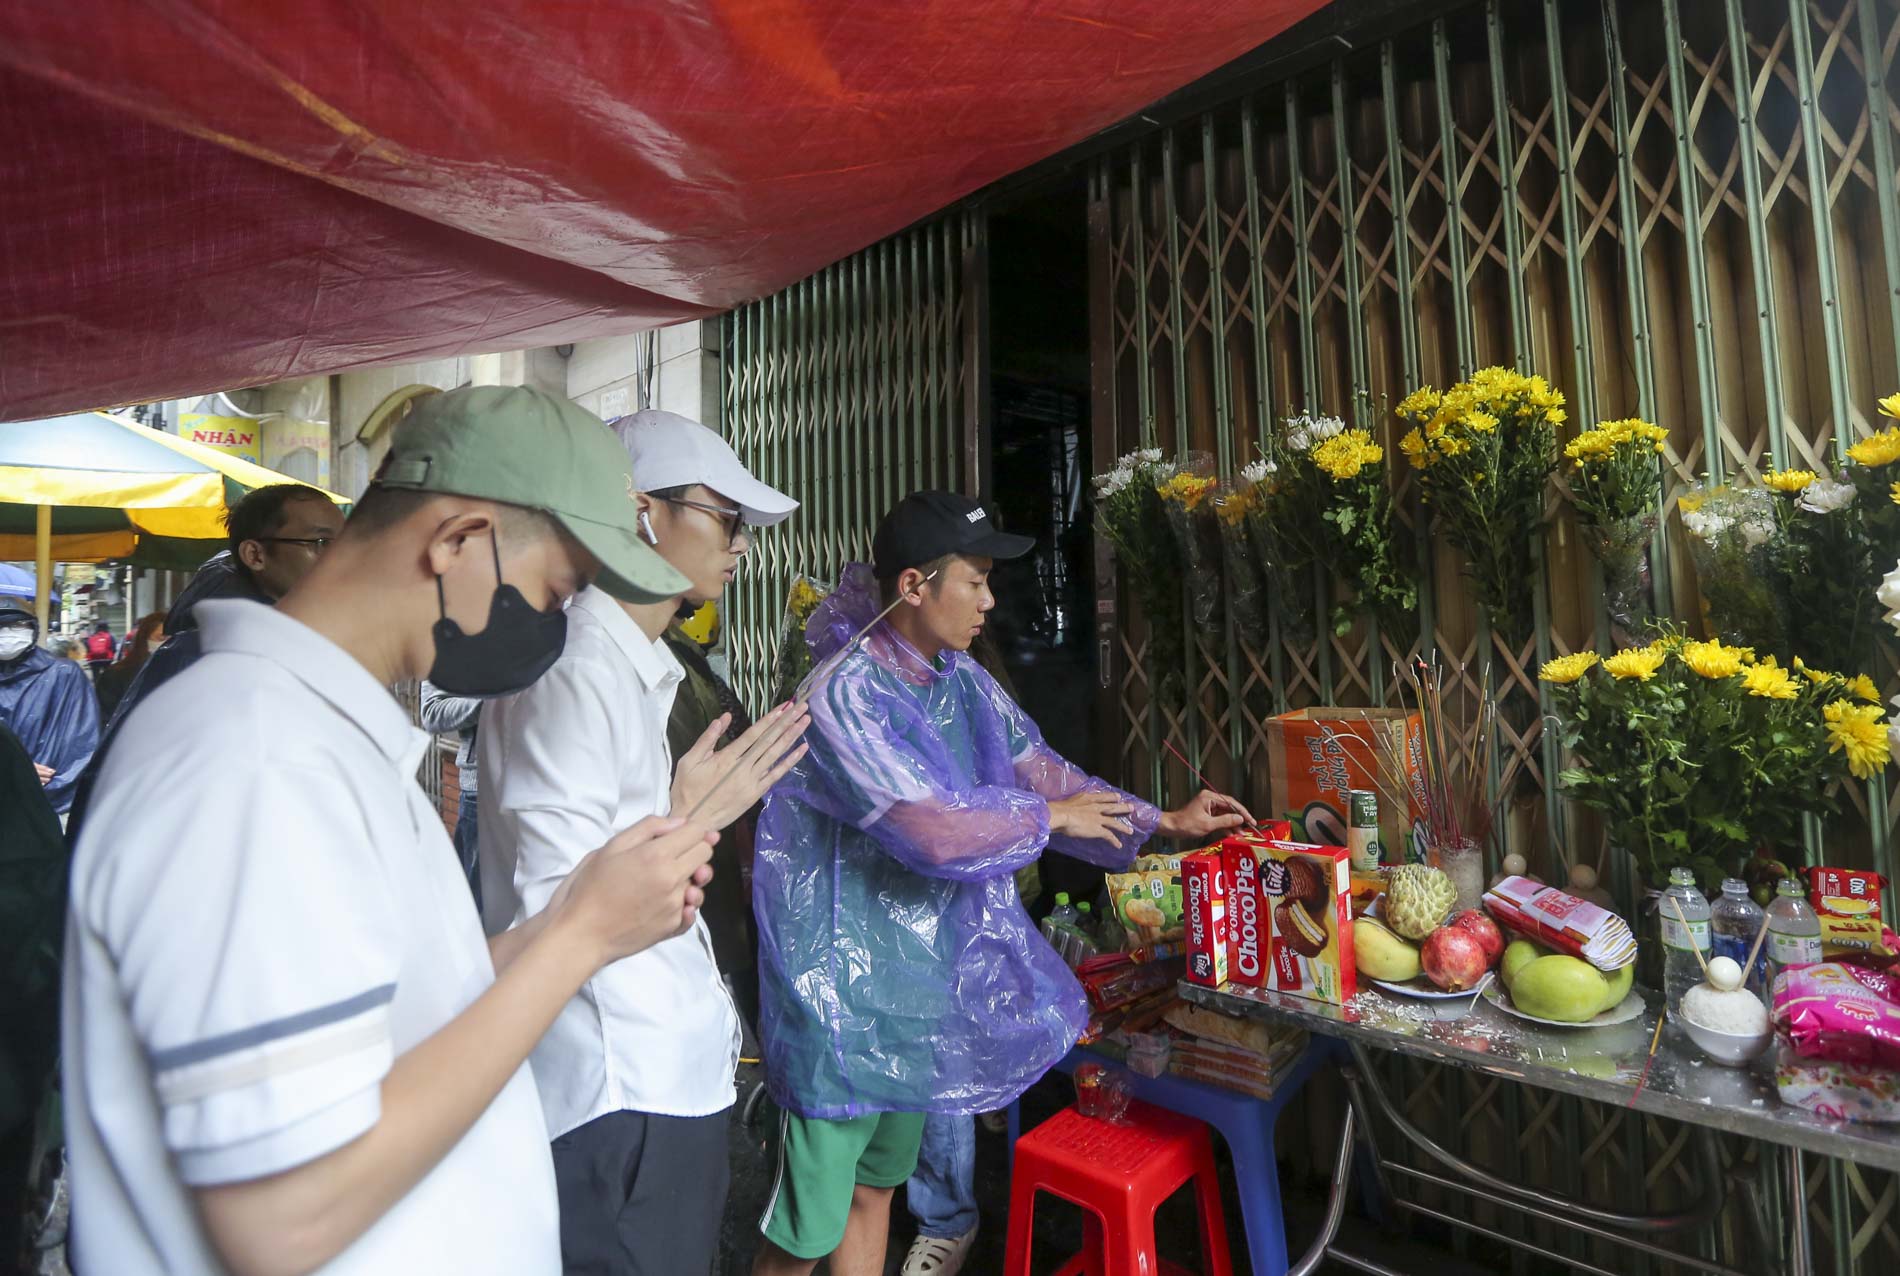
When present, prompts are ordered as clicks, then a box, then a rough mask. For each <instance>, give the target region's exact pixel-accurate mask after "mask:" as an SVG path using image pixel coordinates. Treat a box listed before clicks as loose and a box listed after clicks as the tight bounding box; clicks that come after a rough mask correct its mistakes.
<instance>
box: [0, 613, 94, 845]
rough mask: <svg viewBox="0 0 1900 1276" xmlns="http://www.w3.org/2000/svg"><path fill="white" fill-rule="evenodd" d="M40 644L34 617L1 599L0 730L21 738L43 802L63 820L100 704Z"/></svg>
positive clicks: (68, 665)
mask: <svg viewBox="0 0 1900 1276" xmlns="http://www.w3.org/2000/svg"><path fill="white" fill-rule="evenodd" d="M38 640H39V625H38V623H37V622H36V621H35V620H34V618H33V613H32V612H31V611H29V610H28V609H27V608H26V607H25V606H24V605H23V604H22V603H21V602H20V600H18V599H15V598H0V724H4V725H5V726H6V727H7V728H8V729H9V730H10V731H12V732H13V734H14V735H16V736H18V737H19V739H20V743H21V745H22V746H24V747H25V749H26V753H27V756H28V757H30V758H32V759H33V766H34V769H35V770H36V771H37V772H38V774H39V777H40V783H41V784H42V785H44V786H45V789H46V797H47V800H48V801H50V802H51V803H52V804H53V809H54V810H55V811H58V812H59V813H60V814H61V815H64V814H65V813H66V812H67V810H68V809H70V808H71V806H72V804H73V785H74V783H76V782H77V781H78V779H79V773H80V772H81V771H83V770H85V769H86V763H87V762H89V761H90V760H91V759H92V751H93V750H94V749H95V748H97V747H98V745H99V698H98V696H97V695H95V694H94V693H93V690H92V680H91V679H90V678H88V677H87V676H86V670H85V668H84V667H83V666H81V665H80V664H79V663H77V662H76V661H72V660H63V659H61V658H60V657H58V656H55V655H53V654H52V653H51V652H49V651H46V650H44V649H42V648H41V647H39V646H38Z"/></svg>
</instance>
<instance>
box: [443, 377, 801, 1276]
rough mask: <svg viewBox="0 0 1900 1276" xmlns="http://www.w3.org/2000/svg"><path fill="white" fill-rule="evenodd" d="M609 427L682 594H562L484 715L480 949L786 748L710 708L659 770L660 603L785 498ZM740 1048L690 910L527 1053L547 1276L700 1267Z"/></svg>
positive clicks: (793, 740)
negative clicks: (525, 672)
mask: <svg viewBox="0 0 1900 1276" xmlns="http://www.w3.org/2000/svg"><path fill="white" fill-rule="evenodd" d="M614 429H615V430H616V432H617V433H618V434H619V435H620V438H621V441H622V442H623V443H624V444H625V446H626V449H627V452H628V454H629V455H630V456H631V457H632V461H633V473H634V479H635V483H636V485H637V486H638V487H639V489H640V491H639V492H638V494H637V501H638V504H639V516H638V517H639V526H640V534H641V536H642V537H643V538H644V539H645V540H646V541H647V542H648V543H649V545H650V546H651V547H652V548H654V549H655V550H656V551H657V552H658V554H659V555H660V556H661V557H662V558H664V559H666V560H667V562H668V563H669V564H670V565H671V566H673V567H674V568H675V569H677V570H678V571H679V573H680V576H681V584H680V588H679V590H678V591H677V595H676V596H675V597H672V598H666V599H660V600H653V601H645V602H627V601H624V600H620V599H616V598H612V597H610V596H608V595H607V594H606V593H604V592H602V591H601V590H598V589H589V590H586V591H584V592H582V593H581V595H580V596H579V597H577V598H576V599H575V600H574V605H573V607H572V608H571V609H570V613H569V614H570V617H571V623H570V626H569V635H568V643H567V649H566V650H565V651H563V652H562V653H561V658H560V660H559V661H558V662H557V663H556V664H555V666H554V668H553V669H551V670H549V671H548V675H547V677H545V678H543V679H541V680H540V681H539V682H537V683H535V684H534V686H532V687H530V688H528V689H527V690H526V691H523V692H522V693H521V694H520V695H517V696H513V697H510V698H509V699H506V700H498V701H496V702H495V703H494V704H491V705H489V706H488V707H487V708H486V709H484V710H483V714H482V730H481V735H480V751H481V758H480V769H481V776H482V786H481V797H480V802H481V815H480V828H481V845H480V851H479V854H480V858H481V861H482V901H483V906H482V911H483V917H484V919H485V921H486V922H487V925H488V930H489V933H490V934H495V933H497V932H501V931H503V930H504V929H505V928H507V927H510V926H519V925H521V924H523V922H524V921H527V920H528V919H531V918H533V917H535V916H536V915H537V914H538V913H539V912H540V911H541V909H542V908H543V907H545V906H546V903H547V900H548V898H549V897H550V896H551V895H553V894H555V893H557V892H558V891H559V890H560V888H561V884H562V882H563V881H564V880H565V879H566V878H567V876H568V874H569V873H570V872H572V871H573V870H574V867H575V864H576V861H577V860H578V858H579V856H578V854H577V852H578V851H579V850H580V849H581V848H583V847H586V846H591V845H593V844H594V842H596V841H598V840H599V839H600V837H601V836H602V835H603V834H604V833H606V832H607V831H609V830H612V829H616V828H621V827H624V826H625V825H627V824H629V823H631V822H633V821H635V820H639V819H641V818H644V817H647V816H652V815H665V814H667V812H668V811H669V809H671V810H677V811H680V812H688V811H691V810H692V809H693V808H694V806H695V805H696V804H697V803H698V802H699V800H700V799H701V797H702V796H704V795H705V794H706V793H708V792H709V791H710V790H712V788H713V786H714V785H717V789H716V791H714V792H712V797H711V801H710V802H709V803H708V804H707V806H706V809H705V810H704V811H703V812H702V813H701V814H700V816H699V819H700V820H701V822H702V823H704V824H705V825H706V826H707V827H710V828H723V827H725V825H726V824H728V823H730V822H731V821H732V820H734V819H736V818H737V817H738V816H739V815H741V814H743V813H744V812H745V811H746V810H748V809H749V808H750V807H751V806H752V804H753V803H755V802H756V801H758V799H759V797H760V796H761V795H762V794H763V793H764V792H765V790H766V789H767V788H769V787H770V786H771V784H772V782H773V781H774V780H775V779H777V777H778V776H779V775H781V774H783V773H784V772H785V771H786V770H787V769H788V768H789V767H790V766H791V765H792V764H793V763H794V762H796V761H797V760H798V759H799V758H800V757H801V756H803V754H804V746H803V745H802V744H799V743H798V737H799V736H800V735H801V734H803V732H804V724H805V715H804V713H803V711H802V710H797V711H794V710H789V709H782V710H781V711H780V712H775V713H770V714H767V715H765V717H764V718H763V719H761V721H760V722H759V723H758V724H757V725H756V726H754V727H753V728H752V729H751V730H750V731H748V732H747V733H746V734H745V735H742V736H740V737H739V739H738V740H736V741H734V742H733V743H732V744H731V745H729V746H728V747H727V748H726V749H724V750H721V751H719V752H716V753H715V752H714V751H713V744H714V742H715V741H717V740H718V739H719V737H720V735H721V733H722V732H723V731H724V730H725V727H726V724H727V718H726V717H725V716H723V715H722V716H721V717H719V718H717V719H715V720H714V722H713V723H712V725H711V727H710V728H709V729H708V730H707V731H706V733H705V734H704V735H703V736H702V737H701V739H700V741H699V743H697V744H696V745H694V747H693V748H692V749H691V750H690V751H689V752H688V753H687V754H686V756H685V757H683V758H681V759H680V760H679V768H678V773H677V775H676V774H675V768H674V760H673V758H672V757H671V755H670V752H669V749H668V746H667V738H666V724H667V719H668V717H669V716H670V715H671V714H672V711H673V697H674V693H675V691H677V690H678V688H679V685H680V682H681V680H682V678H683V676H684V675H683V672H682V670H681V668H680V665H679V663H678V661H677V660H676V659H675V658H674V656H673V654H672V652H671V651H669V650H668V649H667V646H666V644H665V643H664V642H662V641H661V635H662V634H663V633H664V632H665V631H666V627H667V625H668V624H669V623H670V622H671V621H672V619H673V614H674V611H675V610H676V604H677V603H678V602H679V598H680V597H681V596H685V595H687V594H689V593H690V594H692V595H693V596H695V597H700V598H712V597H717V596H718V594H719V592H720V591H721V590H722V589H723V588H724V586H725V583H726V582H727V581H728V580H730V579H732V575H733V573H734V571H736V569H737V567H738V564H739V559H740V558H741V557H742V556H743V555H744V554H745V552H746V550H747V549H749V548H750V546H751V539H750V536H749V535H748V532H747V528H748V526H761V525H767V524H771V523H776V522H779V521H780V520H782V519H784V518H786V517H787V516H788V515H790V514H791V512H792V511H793V510H794V509H795V508H797V502H796V501H794V500H792V499H791V498H790V497H787V496H785V495H784V494H782V493H780V492H776V491H774V490H773V489H771V488H770V487H767V486H766V485H765V484H763V483H761V482H759V481H758V480H757V479H755V478H753V477H752V475H751V474H749V473H747V472H746V469H745V467H744V466H743V465H741V464H740V463H739V459H738V457H736V456H734V455H733V452H732V449H731V448H730V447H728V446H727V445H726V443H725V441H724V440H723V439H721V438H720V437H719V436H718V435H717V434H715V433H713V432H712V431H711V430H709V429H707V428H706V427H705V426H703V425H700V424H698V423H697V422H694V421H690V420H688V419H687V418H685V417H682V416H678V415H676V414H674V413H670V412H640V413H636V414H635V415H634V416H632V417H629V418H626V419H624V420H623V421H620V422H617V423H616V424H615V426H614ZM735 767H736V768H737V770H734V768H735ZM729 772H730V773H731V776H730V778H729V779H724V781H723V783H722V782H721V780H722V777H725V776H727V774H728V773H729ZM721 871H734V872H736V871H737V865H729V866H726V867H725V868H722V870H721ZM739 1039H740V1034H739V1016H738V1013H737V1012H736V1010H735V1009H734V1006H733V1002H732V998H731V996H730V994H729V993H728V991H727V988H726V985H725V983H724V981H723V980H722V979H721V978H720V972H719V966H718V962H717V961H716V959H715V958H714V955H713V947H712V938H711V934H710V932H709V930H708V928H707V925H706V920H705V918H704V917H701V918H700V919H699V920H698V921H697V922H696V923H695V924H694V926H693V929H692V930H691V931H689V932H688V933H686V934H684V935H681V936H679V937H678V938H676V939H670V940H668V941H666V942H665V943H661V944H656V945H654V946H653V947H652V948H650V949H648V950H647V951H646V952H643V953H640V954H639V955H637V956H634V957H629V958H627V959H625V960H623V961H619V962H615V963H614V964H613V965H611V966H609V967H607V968H606V969H604V970H602V971H601V972H600V973H599V974H598V975H596V976H594V977H593V978H592V979H590V980H588V981H587V984H586V986H585V987H583V988H582V989H581V991H580V995H579V996H577V997H575V998H574V1000H573V1001H571V1002H569V1003H568V1004H567V1006H566V1007H565V1008H564V1009H563V1010H562V1011H561V1014H560V1017H559V1018H558V1019H556V1020H555V1023H554V1026H553V1028H551V1029H550V1030H549V1032H548V1035H547V1036H546V1037H544V1038H543V1039H542V1041H541V1044H540V1045H538V1046H536V1047H535V1050H534V1055H533V1062H534V1076H535V1083H536V1085H537V1087H538V1088H539V1090H540V1092H541V1105H542V1107H543V1108H544V1109H545V1110H546V1114H547V1122H548V1125H547V1132H548V1136H549V1137H550V1138H551V1139H553V1141H554V1143H553V1147H554V1173H555V1181H556V1186H557V1189H558V1191H559V1194H560V1201H561V1254H562V1258H563V1261H564V1262H565V1264H566V1268H567V1273H568V1276H594V1274H596V1273H598V1274H599V1276H609V1274H612V1276H707V1273H708V1272H710V1270H711V1267H712V1263H713V1259H714V1257H715V1255H716V1253H717V1249H718V1241H719V1222H720V1215H721V1214H722V1213H723V1211H724V1206H725V1199H726V1189H727V1184H728V1167H727V1164H726V1156H727V1139H728V1119H727V1111H728V1109H730V1108H731V1107H732V1104H733V1097H734V1096H733V1073H734V1069H735V1066H736V1065H737V1063H738V1057H739Z"/></svg>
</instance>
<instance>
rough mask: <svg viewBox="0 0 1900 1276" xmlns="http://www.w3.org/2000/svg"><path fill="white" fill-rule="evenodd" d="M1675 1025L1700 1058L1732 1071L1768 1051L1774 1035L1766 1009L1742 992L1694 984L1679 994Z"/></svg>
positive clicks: (1758, 1001) (1755, 998)
mask: <svg viewBox="0 0 1900 1276" xmlns="http://www.w3.org/2000/svg"><path fill="white" fill-rule="evenodd" d="M1676 1022H1678V1023H1679V1024H1681V1025H1682V1028H1683V1031H1685V1032H1687V1033H1688V1034H1689V1040H1691V1041H1693V1042H1695V1043H1696V1047H1697V1048H1698V1049H1699V1050H1701V1051H1702V1053H1703V1054H1705V1055H1707V1056H1709V1058H1711V1059H1713V1060H1715V1062H1717V1063H1720V1064H1726V1065H1727V1066H1729V1067H1731V1068H1740V1067H1746V1066H1747V1065H1748V1064H1749V1063H1751V1062H1752V1061H1753V1060H1754V1059H1755V1058H1756V1056H1758V1055H1760V1054H1761V1053H1762V1051H1764V1050H1766V1049H1767V1048H1768V1045H1769V1043H1770V1042H1772V1041H1773V1040H1774V1037H1775V1034H1774V1032H1773V1030H1772V1029H1771V1028H1770V1027H1769V1024H1768V1008H1767V1007H1766V1006H1764V1005H1762V1004H1761V999H1760V998H1758V997H1756V996H1755V995H1754V994H1753V993H1750V992H1745V991H1743V990H1742V989H1739V988H1736V989H1730V990H1723V989H1719V988H1712V987H1710V986H1709V985H1708V984H1697V985H1696V986H1695V987H1693V988H1691V989H1689V991H1687V992H1685V993H1683V994H1682V1005H1681V1006H1680V1007H1679V1008H1678V1009H1677V1011H1676Z"/></svg>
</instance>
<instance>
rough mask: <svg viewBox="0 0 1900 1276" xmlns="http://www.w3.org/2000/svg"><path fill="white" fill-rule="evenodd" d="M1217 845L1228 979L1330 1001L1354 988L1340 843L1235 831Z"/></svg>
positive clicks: (1346, 861) (1346, 859)
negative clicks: (1224, 891)
mask: <svg viewBox="0 0 1900 1276" xmlns="http://www.w3.org/2000/svg"><path fill="white" fill-rule="evenodd" d="M1268 831H1269V832H1277V831H1278V830H1268ZM1221 849H1222V854H1223V856H1224V857H1225V859H1226V862H1227V880H1228V929H1229V933H1230V934H1231V935H1232V937H1233V938H1232V941H1231V944H1232V948H1231V952H1230V953H1229V965H1230V972H1231V973H1230V977H1231V979H1232V980H1233V982H1234V983H1236V984H1240V985H1243V986H1246V987H1253V988H1270V989H1272V990H1274V991H1275V992H1284V993H1292V994H1294V995H1295V996H1300V997H1311V998H1313V999H1315V1000H1317V1001H1329V1002H1332V1003H1334V1004H1336V1005H1337V1004H1340V1003H1343V1002H1345V1001H1346V1000H1347V999H1348V998H1350V997H1351V996H1352V995H1353V994H1354V993H1355V992H1357V991H1358V990H1359V981H1358V966H1357V964H1356V963H1355V961H1354V959H1353V951H1352V891H1351V876H1352V860H1351V856H1350V855H1349V854H1348V852H1347V850H1346V848H1345V847H1343V846H1318V845H1314V844H1311V843H1307V842H1294V841H1289V840H1288V839H1286V838H1284V837H1272V836H1265V837H1263V836H1260V835H1258V834H1253V833H1237V834H1235V835H1234V836H1232V837H1229V838H1228V839H1227V840H1226V841H1225V842H1223V843H1222V844H1221Z"/></svg>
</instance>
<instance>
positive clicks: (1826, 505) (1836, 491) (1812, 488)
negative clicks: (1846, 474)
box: [1795, 479, 1854, 514]
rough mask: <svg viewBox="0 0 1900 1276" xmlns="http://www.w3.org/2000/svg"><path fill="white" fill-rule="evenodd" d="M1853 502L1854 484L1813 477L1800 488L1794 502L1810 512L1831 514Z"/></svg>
mask: <svg viewBox="0 0 1900 1276" xmlns="http://www.w3.org/2000/svg"><path fill="white" fill-rule="evenodd" d="M1853 503H1854V485H1853V484H1852V483H1838V482H1836V481H1834V480H1833V479H1815V480H1814V482H1812V483H1810V484H1808V485H1807V487H1806V488H1804V489H1802V492H1801V497H1800V499H1799V500H1797V501H1796V502H1795V504H1796V505H1797V506H1799V507H1800V508H1801V509H1804V510H1806V511H1807V512H1808V513H1810V514H1832V513H1834V512H1835V511H1836V510H1843V509H1846V508H1847V507H1848V506H1849V505H1852V504H1853Z"/></svg>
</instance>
